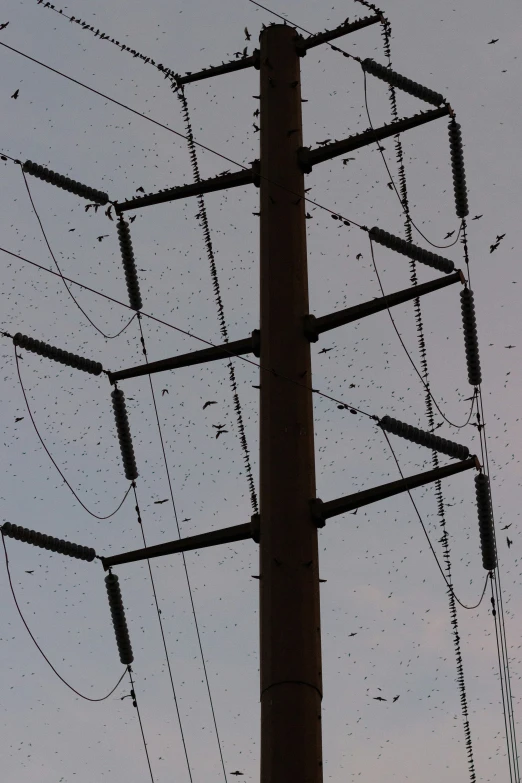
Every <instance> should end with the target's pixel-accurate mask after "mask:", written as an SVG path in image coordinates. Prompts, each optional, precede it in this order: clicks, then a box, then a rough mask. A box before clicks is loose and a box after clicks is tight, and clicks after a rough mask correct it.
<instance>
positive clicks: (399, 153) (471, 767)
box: [357, 0, 487, 783]
mask: <svg viewBox="0 0 522 783" xmlns="http://www.w3.org/2000/svg"><path fill="white" fill-rule="evenodd" d="M357 2H360V3H361V4H362V5H367V2H368V0H357ZM382 36H383V42H384V52H385V56H386V58H387V60H388V66H389V67H390V68H391V44H390V37H391V24H390V22H389V21H388V20H387V19H384V22H383V26H382ZM364 95H365V104H366V111H367V114H368V121H369V122H370V125H371V118H370V113H369V110H368V99H367V89H366V74H364ZM389 96H390V104H391V111H392V117H393V119H394V120H396V119H398V110H397V96H396V92H395V87H394V86H393V84H390V85H389ZM377 146H378V147H379V152H380V154H381V157H382V159H383V162H384V164H385V166H386V169H387V170H388V164H387V161H386V159H385V157H384V155H383V153H382V150H381V149H380V147H381V145H380V144H378V145H377ZM395 151H396V157H397V164H398V167H399V182H400V188H401V194H399V193H398V192H397V188H396V185H395V182H394V180H393V178H392V177H390V179H391V180H392V182H393V187H394V189H395V191H396V192H397V195H398V197H399V200H400V201H401V204H402V205H403V211H404V217H405V221H404V222H405V233H406V239H407V241H408V242H410V243H412V242H413V232H412V225H414V224H413V221H412V220H411V215H410V208H409V199H408V189H407V183H406V169H405V165H404V152H403V147H402V141H401V137H400V134H397V135H396V136H395ZM415 228H416V226H415ZM461 228H465V224H463V222H462V221H461ZM419 233H421V235H422V236H424V234H422V232H419ZM460 233H461V231H460V229H459V232H458V235H457V239H458V238H459V236H460ZM425 238H426V237H425ZM427 241H429V240H427ZM374 265H375V264H374ZM410 271H411V275H410V282H411V284H412V285H414V286H415V285H417V283H418V279H417V266H416V263H415V261H414V260H413V259H412V260H411V261H410ZM414 311H415V320H416V322H417V333H418V342H419V352H420V357H421V368H422V373H423V376H424V377H423V378H421V380H422V381H423V383H424V384H425V388H426V394H425V405H426V415H427V419H428V425H429V428H430V431H431V432H433V431H434V429H435V419H434V415H433V405H432V400H433V398H432V395H431V390H430V389H429V382H428V361H427V355H426V341H425V336H424V325H423V321H422V310H421V305H420V298H419V297H417V298H416V299H415V300H414ZM390 317H391V313H390ZM392 320H393V319H392ZM475 400H476V390H474V393H473V399H472V403H471V409H470V415H469V419H468V422H469V421H470V419H471V416H472V413H473V406H474V404H475ZM439 412H440V411H439ZM468 422H467V423H468ZM432 464H433V467H434V468H438V467H439V458H438V454H437V452H436V451H432ZM435 498H436V501H437V513H438V516H439V520H440V525H441V528H442V530H443V534H442V537H441V543H442V552H443V558H444V561H445V566H446V570H447V573H448V582H449V584H450V585H451V559H450V549H449V541H448V533H447V530H446V517H445V509H444V496H443V492H442V482H441V481H440V479H438V480H437V481H436V482H435ZM486 585H487V580H486ZM486 585H485V586H484V592H483V594H482V597H481V599H480V601H482V598H483V597H484V594H485V589H486ZM448 600H449V610H450V622H451V625H452V628H453V644H454V650H455V659H456V664H457V682H458V686H459V689H460V692H461V711H462V718H463V728H464V737H465V742H466V747H467V756H468V759H467V760H468V772H469V776H470V780H471V783H474V782H475V780H476V773H475V762H474V757H473V747H472V740H471V729H470V725H469V715H468V704H467V694H466V684H465V680H464V670H463V666H462V652H461V647H460V635H459V633H458V619H457V607H456V605H455V601H456V600H458V599H457V598H456V596H455V594H454V592H453V587H452V586H451V589H450V587H448ZM459 603H460V601H459ZM479 603H480V602H479Z"/></svg>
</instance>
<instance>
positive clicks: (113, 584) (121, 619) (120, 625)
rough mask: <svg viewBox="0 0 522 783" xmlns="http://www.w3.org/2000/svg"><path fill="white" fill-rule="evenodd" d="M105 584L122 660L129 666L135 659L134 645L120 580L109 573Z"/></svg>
mask: <svg viewBox="0 0 522 783" xmlns="http://www.w3.org/2000/svg"><path fill="white" fill-rule="evenodd" d="M105 586H106V587H107V595H108V596H109V606H110V609H111V615H112V624H113V626H114V633H115V634H116V644H117V645H118V652H119V654H120V661H121V662H122V663H124V664H125V665H126V666H128V665H129V664H130V663H132V662H133V660H134V655H133V654H132V647H131V643H130V639H129V630H128V628H127V621H126V619H125V610H124V608H123V601H122V600H121V590H120V585H119V580H118V577H117V576H116V574H108V576H106V577H105Z"/></svg>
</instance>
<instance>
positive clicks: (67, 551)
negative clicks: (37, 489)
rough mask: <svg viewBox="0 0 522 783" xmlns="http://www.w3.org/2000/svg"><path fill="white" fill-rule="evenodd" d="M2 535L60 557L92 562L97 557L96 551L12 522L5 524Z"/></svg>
mask: <svg viewBox="0 0 522 783" xmlns="http://www.w3.org/2000/svg"><path fill="white" fill-rule="evenodd" d="M1 530H2V533H3V534H4V536H8V537H9V538H15V539H16V540H17V541H25V543H26V544H33V545H34V546H39V547H41V548H42V549H49V551H50V552H58V554H60V555H68V556H69V557H75V558H76V559H77V560H87V562H89V563H90V562H91V561H92V560H94V558H95V557H96V552H95V551H94V549H91V547H88V546H81V545H80V544H72V543H71V542H70V541H64V540H63V539H61V538H53V536H48V535H46V534H45V533H39V532H38V531H36V530H29V529H28V528H26V527H20V525H13V524H11V522H4V524H3V525H2V528H1Z"/></svg>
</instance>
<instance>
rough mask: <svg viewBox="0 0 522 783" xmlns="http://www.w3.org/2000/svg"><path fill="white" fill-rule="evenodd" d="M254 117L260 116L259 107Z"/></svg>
mask: <svg viewBox="0 0 522 783" xmlns="http://www.w3.org/2000/svg"><path fill="white" fill-rule="evenodd" d="M254 117H259V109H256V110H255V112H254Z"/></svg>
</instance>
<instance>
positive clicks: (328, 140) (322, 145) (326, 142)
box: [317, 139, 331, 147]
mask: <svg viewBox="0 0 522 783" xmlns="http://www.w3.org/2000/svg"><path fill="white" fill-rule="evenodd" d="M330 142H331V139H325V140H324V141H318V142H317V143H318V145H319V146H320V147H324V146H325V144H329V143H330Z"/></svg>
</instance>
